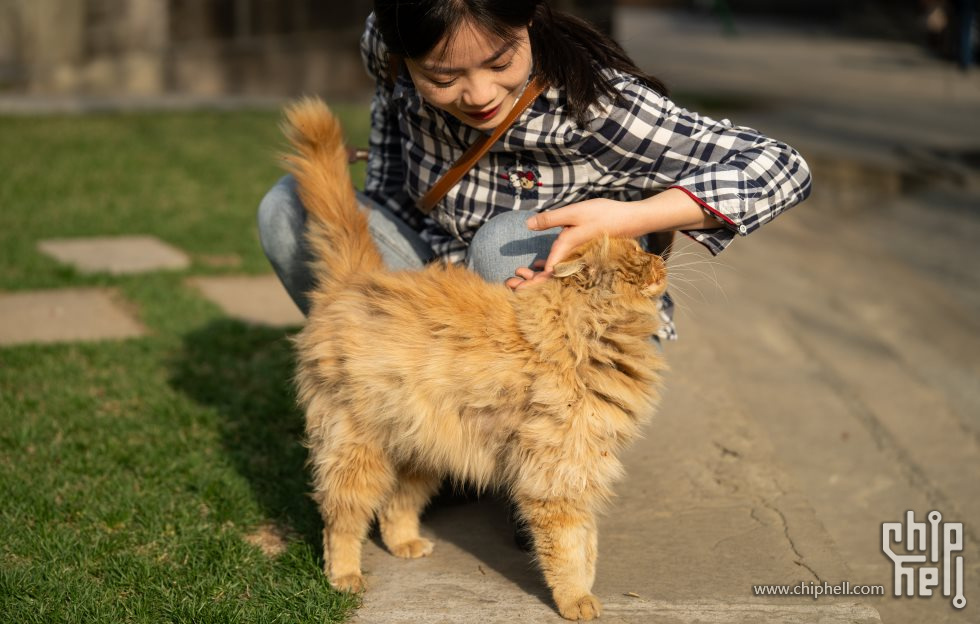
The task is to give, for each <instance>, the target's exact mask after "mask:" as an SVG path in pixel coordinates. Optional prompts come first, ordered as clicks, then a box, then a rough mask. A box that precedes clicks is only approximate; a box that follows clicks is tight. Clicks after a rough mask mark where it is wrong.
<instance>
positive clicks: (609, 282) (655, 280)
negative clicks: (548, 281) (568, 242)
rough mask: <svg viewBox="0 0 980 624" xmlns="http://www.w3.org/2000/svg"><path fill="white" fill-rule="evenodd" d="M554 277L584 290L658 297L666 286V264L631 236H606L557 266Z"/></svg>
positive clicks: (573, 253) (577, 251)
mask: <svg viewBox="0 0 980 624" xmlns="http://www.w3.org/2000/svg"><path fill="white" fill-rule="evenodd" d="M554 275H555V277H556V278H558V279H559V280H562V281H564V282H566V283H568V284H569V285H571V286H576V287H579V288H581V289H583V290H584V289H591V290H594V289H601V290H603V291H608V292H610V293H619V294H631V295H641V296H646V297H651V298H652V297H657V296H659V295H661V294H662V293H663V292H664V290H665V289H666V288H667V265H666V264H665V263H664V261H663V259H662V258H661V257H660V256H658V255H656V254H652V253H648V252H646V251H643V248H642V247H640V244H639V243H637V242H636V241H635V240H633V239H631V238H609V237H608V236H603V237H602V238H598V239H595V240H593V241H590V242H588V243H585V244H584V245H581V246H579V247H578V248H576V249H575V250H574V251H573V252H572V253H571V254H569V256H568V257H567V258H565V260H563V261H562V262H559V263H558V264H556V265H555V273H554Z"/></svg>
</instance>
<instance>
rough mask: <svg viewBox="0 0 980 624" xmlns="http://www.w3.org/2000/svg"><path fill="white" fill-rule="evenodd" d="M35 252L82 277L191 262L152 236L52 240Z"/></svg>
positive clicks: (172, 266)
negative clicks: (65, 265)
mask: <svg viewBox="0 0 980 624" xmlns="http://www.w3.org/2000/svg"><path fill="white" fill-rule="evenodd" d="M37 247H38V249H39V250H40V251H41V252H42V253H45V254H47V255H49V256H51V257H53V258H55V259H56V260H58V261H60V262H64V263H65V264H70V265H72V266H74V267H75V268H76V269H78V270H79V271H80V272H81V273H111V274H113V275H124V274H130V273H146V272H148V271H159V270H165V269H171V270H172V269H185V268H187V267H188V266H190V263H191V261H190V258H189V257H188V256H187V254H185V253H184V252H183V251H181V250H179V249H177V248H176V247H173V246H171V245H168V244H167V243H165V242H163V241H161V240H160V239H158V238H155V237H153V236H102V237H94V238H51V239H47V240H42V241H39V242H38V244H37Z"/></svg>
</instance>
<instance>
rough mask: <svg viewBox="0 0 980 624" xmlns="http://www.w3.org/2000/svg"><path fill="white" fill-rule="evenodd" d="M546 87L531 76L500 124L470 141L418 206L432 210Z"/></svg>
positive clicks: (423, 209)
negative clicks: (471, 142)
mask: <svg viewBox="0 0 980 624" xmlns="http://www.w3.org/2000/svg"><path fill="white" fill-rule="evenodd" d="M546 88H547V84H545V83H544V82H543V81H542V80H540V79H538V78H537V77H535V78H533V79H532V80H531V82H530V83H529V84H528V85H527V87H526V88H525V89H524V93H522V94H521V97H520V98H519V99H518V100H517V102H516V103H515V104H514V108H512V109H511V110H510V113H508V114H507V117H505V118H504V120H503V121H501V122H500V125H498V126H497V127H496V128H494V130H493V132H492V133H491V134H489V135H482V136H481V137H480V138H479V139H477V140H476V141H474V142H473V145H470V148H469V149H468V150H466V152H464V153H463V155H462V156H460V157H459V159H457V160H456V162H455V163H453V166H452V167H450V168H449V171H447V172H446V173H444V174H443V175H442V177H441V178H439V179H438V180H437V181H436V183H435V184H433V185H432V187H431V188H430V189H429V191H428V192H427V193H426V194H425V195H423V196H422V197H421V198H420V199H419V201H418V202H417V204H416V205H417V206H418V209H419V210H421V211H422V212H423V213H424V214H426V215H428V214H429V213H430V212H432V209H433V208H435V205H436V204H438V203H439V202H440V201H441V200H442V198H443V197H445V196H446V193H448V192H449V189H451V188H453V187H454V186H456V184H457V183H458V182H459V181H460V180H461V179H462V178H463V176H464V175H466V173H467V172H468V171H469V170H470V169H472V168H473V165H475V164H476V163H477V162H478V161H479V160H480V158H482V157H483V155H484V154H486V153H487V150H489V149H490V147H491V146H492V145H493V144H494V143H496V142H497V139H499V138H500V137H501V136H502V135H503V134H504V133H505V132H507V129H508V128H510V127H511V126H512V125H513V124H514V122H515V121H516V120H517V118H518V117H520V116H521V114H522V113H523V112H524V111H525V110H527V107H528V106H530V105H531V103H532V102H533V101H534V100H536V99H538V96H539V95H541V94H542V93H543V92H544V90H545V89H546Z"/></svg>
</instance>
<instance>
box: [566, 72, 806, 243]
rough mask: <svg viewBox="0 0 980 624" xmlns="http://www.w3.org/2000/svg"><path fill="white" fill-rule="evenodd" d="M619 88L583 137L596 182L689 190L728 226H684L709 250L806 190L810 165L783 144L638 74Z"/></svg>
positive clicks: (620, 187) (614, 188)
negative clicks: (703, 111) (667, 93)
mask: <svg viewBox="0 0 980 624" xmlns="http://www.w3.org/2000/svg"><path fill="white" fill-rule="evenodd" d="M617 87H618V88H619V89H620V93H621V95H622V99H621V101H620V102H618V103H613V104H610V105H609V107H608V108H607V109H606V111H605V113H606V114H604V115H602V116H599V117H597V118H596V120H595V121H594V122H593V123H592V124H590V128H589V130H590V132H588V133H587V134H586V138H585V149H584V151H585V152H586V153H588V154H590V155H591V157H592V159H593V163H592V164H593V166H594V167H595V168H596V169H597V171H598V173H599V177H598V179H597V183H598V185H599V186H601V187H604V188H605V189H606V190H609V191H611V192H617V193H625V194H631V193H632V194H634V195H635V194H636V193H638V192H639V193H642V194H643V195H645V196H649V195H651V194H655V193H658V192H661V191H664V190H666V189H669V188H677V189H681V190H682V191H684V192H686V193H687V194H688V195H689V196H690V197H691V198H692V199H694V200H695V201H696V202H697V203H698V204H699V205H700V206H701V208H702V210H704V211H705V212H706V213H709V214H711V215H712V216H714V217H715V218H716V219H717V220H718V221H719V222H720V223H721V224H722V225H723V227H722V228H719V229H714V230H695V231H689V232H685V233H686V234H687V235H688V236H690V237H691V238H693V239H694V240H696V241H698V242H700V243H702V244H703V245H704V246H705V247H707V248H708V249H709V250H710V251H711V253H713V254H718V253H720V252H721V251H722V250H723V249H724V248H725V247H727V246H728V244H729V243H731V241H732V240H734V238H735V237H736V236H745V235H747V234H750V233H751V232H753V231H755V230H756V229H758V228H759V227H761V226H762V225H764V224H766V223H768V222H769V221H771V220H772V219H773V218H775V217H776V216H777V215H779V214H780V213H781V212H782V211H784V210H786V209H787V208H790V207H792V206H794V205H796V204H798V203H799V202H801V201H803V200H804V199H805V198H806V197H807V196H808V195H809V192H810V188H811V177H810V171H809V168H808V167H807V164H806V162H805V161H804V160H803V157H802V156H801V155H800V154H799V153H798V152H797V151H796V150H794V149H793V148H791V147H790V146H788V145H786V144H785V143H781V142H779V141H776V140H774V139H771V138H769V137H766V136H763V135H762V134H760V133H759V132H757V131H756V130H753V129H751V128H746V127H742V126H734V125H732V123H731V122H730V121H728V120H727V119H725V120H721V121H715V120H714V119H711V118H710V117H706V116H702V115H698V114H697V113H693V112H690V111H688V110H686V109H683V108H681V107H679V106H677V105H676V104H674V103H673V102H672V101H670V100H669V99H668V98H666V97H664V96H662V95H660V94H658V93H656V92H655V91H653V90H652V89H649V88H648V87H646V86H645V85H642V84H637V83H636V82H634V81H623V82H620V83H619V84H618V85H617ZM588 135H591V138H589V137H588Z"/></svg>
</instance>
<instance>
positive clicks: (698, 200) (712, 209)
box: [669, 186, 735, 227]
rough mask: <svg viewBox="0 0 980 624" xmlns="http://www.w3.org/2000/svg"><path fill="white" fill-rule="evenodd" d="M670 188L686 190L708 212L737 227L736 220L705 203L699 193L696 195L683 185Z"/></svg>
mask: <svg viewBox="0 0 980 624" xmlns="http://www.w3.org/2000/svg"><path fill="white" fill-rule="evenodd" d="M669 188H672V189H680V190H682V191H684V192H685V193H687V195H688V197H690V198H691V199H693V200H694V201H696V202H697V203H698V205H699V206H701V207H702V208H704V209H705V210H707V211H708V212H710V213H711V214H713V215H714V216H715V217H717V218H718V219H720V220H722V221H724V222H725V223H727V224H728V225H730V226H732V227H735V222H734V221H732V220H731V219H729V218H728V217H726V216H725V215H723V214H721V213H720V212H718V211H717V210H715V209H714V208H712V207H711V206H709V205H708V204H706V203H704V201H702V200H701V198H699V197H698V196H697V195H695V194H694V193H692V192H691V191H689V190H687V189H686V188H684V187H683V186H671V187H669Z"/></svg>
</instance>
